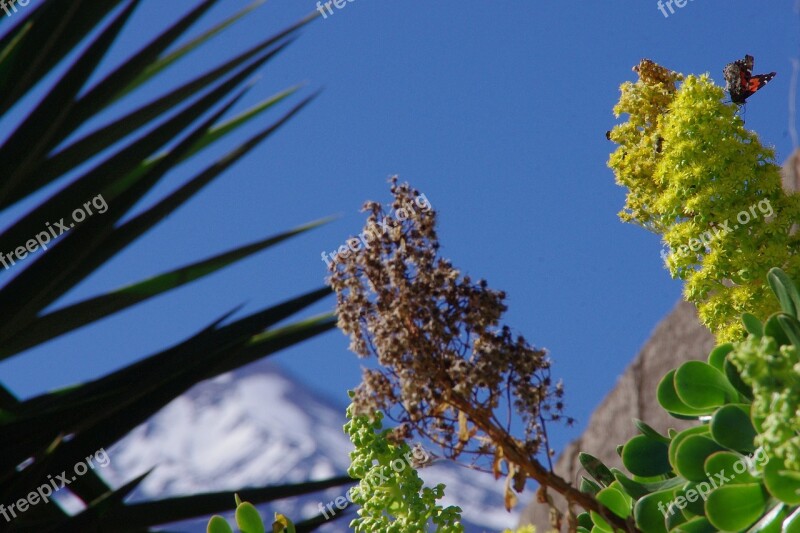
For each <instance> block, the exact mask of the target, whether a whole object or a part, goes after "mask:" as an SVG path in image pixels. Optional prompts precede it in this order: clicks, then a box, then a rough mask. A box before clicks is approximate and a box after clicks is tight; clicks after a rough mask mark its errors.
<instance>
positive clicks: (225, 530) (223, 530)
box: [206, 515, 233, 533]
mask: <svg viewBox="0 0 800 533" xmlns="http://www.w3.org/2000/svg"><path fill="white" fill-rule="evenodd" d="M206 533H233V529H232V528H231V526H230V524H228V521H227V520H225V519H224V518H222V517H221V516H219V515H214V516H212V517H211V520H209V521H208V527H207V528H206Z"/></svg>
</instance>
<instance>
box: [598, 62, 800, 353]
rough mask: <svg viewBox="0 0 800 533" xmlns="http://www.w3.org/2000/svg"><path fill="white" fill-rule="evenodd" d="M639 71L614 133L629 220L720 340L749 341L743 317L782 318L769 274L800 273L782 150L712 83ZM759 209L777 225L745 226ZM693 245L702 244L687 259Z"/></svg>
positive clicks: (793, 202) (643, 67)
mask: <svg viewBox="0 0 800 533" xmlns="http://www.w3.org/2000/svg"><path fill="white" fill-rule="evenodd" d="M634 70H635V71H636V72H637V73H638V74H639V78H640V79H639V80H638V81H637V82H635V83H630V82H628V83H624V84H623V85H622V87H621V91H622V95H621V97H620V101H619V103H618V104H617V105H616V106H615V108H614V112H615V114H616V116H618V117H619V116H620V115H622V114H627V115H628V120H627V122H624V123H622V124H619V125H617V126H615V127H614V129H613V130H612V131H611V132H610V133H609V138H610V139H611V140H612V141H614V142H616V143H617V144H619V148H617V150H616V151H615V152H614V153H613V154H612V155H611V157H610V160H609V166H610V167H611V168H612V170H613V171H614V173H615V176H616V179H617V183H618V184H620V185H621V186H623V187H626V188H627V189H628V195H627V199H626V204H625V208H624V209H623V211H622V212H621V213H620V218H621V219H622V220H623V221H626V222H633V223H636V224H639V225H641V226H643V227H645V228H647V229H648V230H650V231H653V232H655V233H658V234H660V235H661V236H662V238H663V240H664V244H665V245H667V246H668V247H669V249H670V250H671V253H669V254H665V256H664V257H665V262H666V266H667V268H668V269H669V270H670V273H671V274H672V276H673V277H676V278H680V279H683V280H685V282H686V284H685V291H684V296H685V298H686V299H687V300H688V301H690V302H693V303H695V304H696V305H697V306H698V309H699V311H700V317H701V320H702V321H703V323H704V324H705V325H706V326H708V327H709V329H711V331H712V332H713V333H714V334H715V335H717V337H718V339H719V340H721V341H725V340H733V339H737V338H741V335H742V328H741V322H740V320H739V317H740V316H741V314H742V313H743V312H750V313H753V314H755V315H756V316H758V317H759V318H761V319H762V320H763V319H765V318H766V317H767V316H768V314H769V313H771V312H773V311H776V310H777V309H776V307H775V304H774V300H773V299H772V298H770V297H769V289H768V287H767V286H766V282H765V280H766V274H767V272H768V271H769V269H770V268H771V267H775V266H777V267H780V268H783V269H784V270H785V271H787V272H788V273H789V274H790V275H792V276H797V275H798V274H800V258H798V254H797V250H798V249H800V248H798V244H800V243H798V237H797V235H796V234H795V233H793V232H792V226H793V225H794V224H796V223H797V222H798V220H800V196H798V195H796V194H787V193H786V192H784V191H783V189H782V188H781V178H780V168H779V167H778V166H777V165H776V164H775V162H774V160H775V154H774V151H773V150H772V149H771V148H768V147H765V146H763V145H762V144H761V142H760V141H759V139H758V137H757V136H756V134H755V133H753V132H751V131H748V130H746V129H745V127H744V122H743V121H742V119H741V118H740V117H739V116H738V115H737V110H738V108H737V106H735V105H733V104H726V103H724V102H723V96H724V94H723V90H722V88H720V87H718V86H717V85H715V84H714V83H713V82H712V81H711V80H710V79H709V77H708V75H703V76H699V77H698V76H687V77H686V78H685V79H684V78H683V76H681V75H680V74H676V73H673V72H671V71H669V70H667V69H666V68H664V67H661V66H659V65H656V64H655V63H653V62H652V61H650V60H642V62H641V63H640V64H639V65H638V66H637V67H634ZM681 81H682V83H680V85H678V82H681ZM759 202H760V203H759ZM753 205H769V206H770V213H769V216H766V215H765V217H764V218H761V219H759V220H755V219H750V218H749V219H748V223H746V224H737V223H736V221H737V216H738V217H739V218H738V220H739V221H740V222H741V220H742V217H741V215H742V213H743V212H747V211H748V208H751V207H752V206H753ZM750 212H751V213H752V210H750ZM719 228H725V229H726V231H720V230H719ZM728 228H730V230H729V231H728ZM708 235H713V239H703V236H708ZM711 241H713V242H711ZM690 242H691V243H694V242H697V243H698V245H697V246H692V249H691V251H690V253H685V252H686V250H685V248H686V246H685V244H686V243H690ZM679 249H681V253H675V252H676V251H677V250H679Z"/></svg>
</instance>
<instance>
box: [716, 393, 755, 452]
mask: <svg viewBox="0 0 800 533" xmlns="http://www.w3.org/2000/svg"><path fill="white" fill-rule="evenodd" d="M709 428H710V429H711V437H712V438H713V439H714V440H715V441H717V442H718V443H719V444H720V445H721V446H724V447H726V448H730V449H731V450H735V451H737V452H742V453H751V452H753V451H754V450H755V449H756V447H755V445H754V443H753V440H754V439H755V437H756V435H757V433H756V430H755V428H754V427H753V424H752V422H750V406H749V405H747V404H728V405H723V406H722V407H720V408H719V409H717V411H716V412H715V413H714V416H713V417H712V418H711V423H710V424H709Z"/></svg>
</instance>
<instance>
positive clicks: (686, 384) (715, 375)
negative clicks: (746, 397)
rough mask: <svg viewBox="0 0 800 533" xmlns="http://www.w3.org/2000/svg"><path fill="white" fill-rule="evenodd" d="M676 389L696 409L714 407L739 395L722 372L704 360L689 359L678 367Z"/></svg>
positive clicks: (731, 400)
mask: <svg viewBox="0 0 800 533" xmlns="http://www.w3.org/2000/svg"><path fill="white" fill-rule="evenodd" d="M675 391H676V392H677V394H678V397H679V398H680V399H681V401H683V402H684V403H685V404H686V405H688V406H689V407H692V408H694V409H713V408H716V407H719V406H721V405H725V404H726V403H729V402H733V401H736V399H737V398H738V397H739V395H738V393H737V392H736V390H735V389H734V388H733V387H732V386H731V384H730V383H729V382H728V380H727V378H726V377H725V375H724V374H723V373H722V372H720V371H719V370H717V369H716V368H714V367H713V366H711V365H709V364H707V363H703V362H702V361H687V362H686V363H684V364H682V365H681V366H680V367H678V370H677V371H676V372H675Z"/></svg>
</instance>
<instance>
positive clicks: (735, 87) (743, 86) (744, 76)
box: [722, 55, 776, 104]
mask: <svg viewBox="0 0 800 533" xmlns="http://www.w3.org/2000/svg"><path fill="white" fill-rule="evenodd" d="M753 63H754V58H753V56H751V55H745V56H744V59H740V60H738V61H734V62H733V63H728V64H727V65H725V68H724V69H722V75H723V76H724V77H725V90H727V91H728V93H729V94H730V95H731V101H732V102H733V103H735V104H744V103H745V100H747V99H748V98H749V97H750V96H752V95H753V94H755V92H756V91H758V90H759V89H761V88H762V87H763V86H764V85H766V84H767V83H769V82H770V80H771V79H772V78H774V77H775V74H776V73H775V72H770V73H769V74H753V73H752V70H753Z"/></svg>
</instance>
